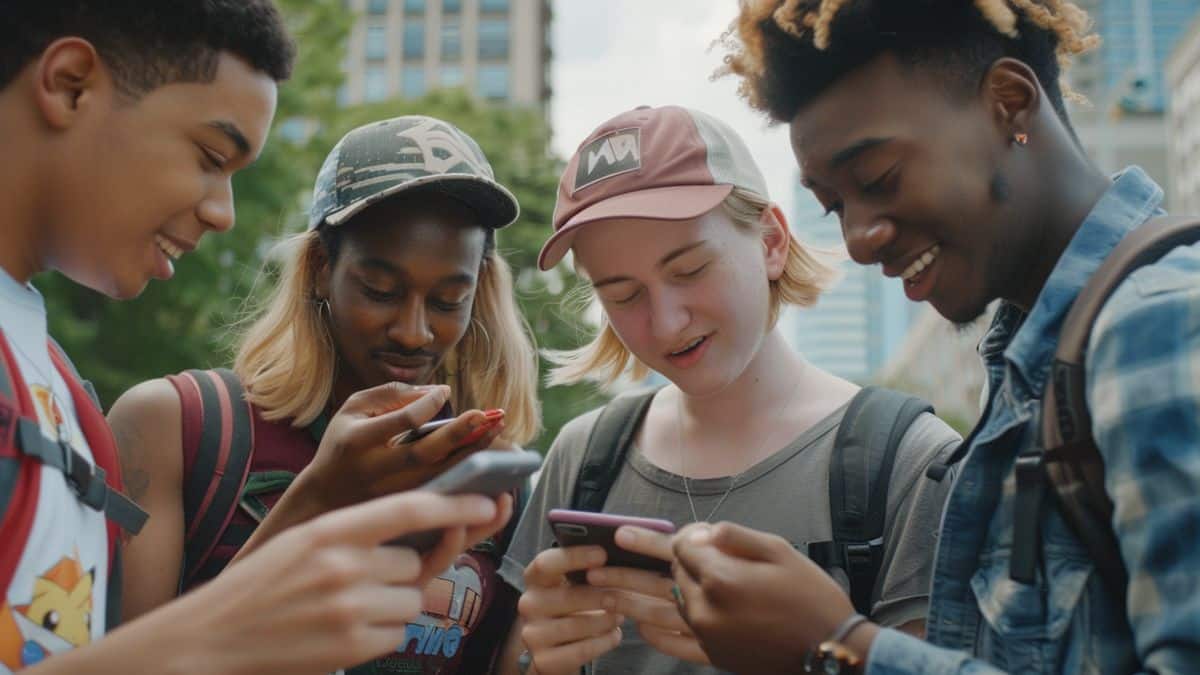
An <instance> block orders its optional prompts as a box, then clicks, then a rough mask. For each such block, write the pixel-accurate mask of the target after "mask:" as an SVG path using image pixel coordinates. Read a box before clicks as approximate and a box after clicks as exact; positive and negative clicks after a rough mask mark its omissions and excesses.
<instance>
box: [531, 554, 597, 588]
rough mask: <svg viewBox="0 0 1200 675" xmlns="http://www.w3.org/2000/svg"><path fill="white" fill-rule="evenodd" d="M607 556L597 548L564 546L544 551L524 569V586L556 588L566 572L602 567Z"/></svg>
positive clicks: (563, 580) (564, 579)
mask: <svg viewBox="0 0 1200 675" xmlns="http://www.w3.org/2000/svg"><path fill="white" fill-rule="evenodd" d="M606 558H607V554H606V553H605V551H604V549H603V548H601V547H599V546H566V547H556V548H550V549H546V550H545V551H542V552H541V553H539V554H538V555H537V557H536V558H534V559H533V562H531V563H529V565H528V566H526V568H525V585H526V587H528V586H558V585H559V584H562V583H564V582H565V581H566V575H567V573H568V572H574V571H577V570H587V569H591V568H593V567H600V566H602V565H604V561H605V559H606Z"/></svg>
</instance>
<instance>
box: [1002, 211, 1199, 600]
mask: <svg viewBox="0 0 1200 675" xmlns="http://www.w3.org/2000/svg"><path fill="white" fill-rule="evenodd" d="M1197 241H1200V219H1198V218H1196V217H1167V216H1162V217H1157V218H1152V219H1151V220H1149V221H1147V222H1145V223H1144V224H1142V225H1141V226H1140V227H1138V228H1136V229H1134V230H1132V231H1131V232H1129V233H1128V234H1126V235H1125V237H1124V238H1123V239H1122V240H1121V241H1120V243H1118V244H1117V246H1116V247H1115V248H1114V249H1113V250H1112V253H1110V254H1109V255H1108V257H1107V258H1106V259H1105V260H1104V262H1103V263H1101V265H1100V267H1099V268H1098V269H1097V270H1096V272H1095V274H1093V275H1092V277H1091V278H1090V279H1088V282H1087V285H1085V286H1084V287H1083V290H1081V291H1080V292H1079V295H1078V296H1077V297H1076V299H1075V302H1074V303H1073V304H1072V305H1071V309H1070V311H1069V312H1068V313H1067V317H1066V319H1065V320H1064V321H1063V327H1062V330H1061V331H1060V332H1059V339H1058V347H1057V349H1056V351H1055V354H1054V363H1053V364H1052V365H1051V370H1050V378H1049V381H1048V383H1047V386H1046V391H1045V393H1044V394H1043V396H1042V410H1041V417H1042V419H1041V425H1042V428H1041V443H1040V444H1035V447H1033V448H1031V449H1030V450H1028V451H1026V452H1023V453H1021V455H1020V456H1018V457H1017V465H1016V474H1017V498H1016V499H1015V500H1014V509H1015V512H1014V521H1013V555H1012V565H1011V568H1010V570H1009V576H1010V577H1011V578H1012V579H1013V580H1015V581H1018V582H1022V583H1033V582H1034V580H1035V579H1036V576H1037V567H1038V559H1039V557H1040V551H1039V543H1040V534H1039V532H1038V522H1039V516H1040V509H1041V502H1042V497H1043V495H1044V494H1045V492H1046V488H1047V482H1048V483H1049V487H1050V488H1051V489H1050V493H1051V494H1052V495H1053V497H1054V501H1055V503H1056V505H1057V506H1058V509H1059V513H1061V514H1062V516H1063V519H1064V520H1065V521H1066V522H1067V525H1068V526H1069V527H1070V528H1071V530H1072V531H1073V532H1074V533H1075V536H1077V537H1079V540H1080V541H1081V542H1082V543H1083V545H1084V547H1085V548H1086V549H1087V551H1088V554H1089V556H1090V557H1091V559H1092V562H1093V563H1094V564H1095V565H1096V570H1097V571H1098V572H1099V573H1100V577H1101V578H1102V579H1103V580H1104V583H1105V585H1106V586H1107V587H1108V589H1109V591H1110V594H1111V596H1112V597H1114V598H1117V599H1119V600H1120V601H1121V602H1124V599H1125V594H1126V593H1125V592H1126V587H1127V586H1128V583H1129V574H1128V571H1127V570H1126V569H1125V565H1124V562H1123V561H1122V559H1121V554H1120V548H1118V542H1117V536H1116V533H1115V532H1114V531H1113V528H1112V516H1113V503H1112V500H1111V499H1110V498H1109V496H1108V493H1107V491H1106V489H1105V487H1104V459H1103V457H1101V455H1100V451H1099V450H1098V449H1097V448H1096V441H1095V439H1094V438H1093V437H1092V419H1091V415H1090V414H1089V413H1088V409H1087V382H1086V374H1085V373H1084V360H1085V351H1086V350H1087V345H1088V340H1089V339H1090V337H1091V332H1092V326H1093V325H1095V323H1096V317H1097V316H1098V315H1099V314H1100V310H1101V309H1103V307H1104V303H1105V302H1107V301H1108V298H1109V297H1110V296H1111V295H1112V293H1113V291H1115V290H1116V289H1117V287H1118V286H1119V285H1120V284H1121V282H1122V281H1124V280H1125V278H1126V277H1128V276H1129V275H1130V274H1131V273H1132V272H1133V271H1134V270H1136V269H1137V268H1139V267H1141V266H1143V265H1146V264H1149V263H1152V262H1155V261H1157V260H1158V259H1159V258H1161V257H1162V256H1163V255H1165V254H1166V253H1167V252H1168V251H1171V250H1172V249H1174V248H1176V247H1178V246H1185V245H1189V244H1194V243H1196V242H1197Z"/></svg>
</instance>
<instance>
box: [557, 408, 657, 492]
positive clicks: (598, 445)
mask: <svg viewBox="0 0 1200 675" xmlns="http://www.w3.org/2000/svg"><path fill="white" fill-rule="evenodd" d="M657 393H658V390H657V389H655V390H653V391H649V392H644V393H641V394H631V395H628V396H618V397H617V398H615V399H613V400H612V401H610V402H609V404H608V405H606V406H604V409H603V410H601V411H600V417H599V419H597V420H596V425H595V426H593V427H592V432H591V433H590V434H589V435H588V442H587V449H586V450H585V451H584V455H583V463H582V464H581V465H580V467H579V476H578V478H577V479H576V481H575V490H574V491H573V492H572V494H571V508H572V509H574V510H576V511H594V512H597V513H599V512H601V511H603V510H604V502H605V500H607V499H608V492H609V490H611V489H612V486H613V483H614V482H615V481H616V480H617V475H618V474H619V473H620V472H621V465H622V464H624V463H625V456H626V455H628V454H629V446H630V445H632V444H633V435H634V433H636V432H637V428H638V426H639V425H641V423H642V419H643V418H645V417H646V411H647V410H649V409H650V401H652V400H653V399H654V395H655V394H657Z"/></svg>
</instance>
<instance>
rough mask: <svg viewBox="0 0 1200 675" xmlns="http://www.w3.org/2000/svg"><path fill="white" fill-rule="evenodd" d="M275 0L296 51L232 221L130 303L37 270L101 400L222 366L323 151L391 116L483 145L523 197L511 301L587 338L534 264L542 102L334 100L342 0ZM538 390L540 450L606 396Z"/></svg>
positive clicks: (552, 175) (541, 229)
mask: <svg viewBox="0 0 1200 675" xmlns="http://www.w3.org/2000/svg"><path fill="white" fill-rule="evenodd" d="M277 1H278V2H279V4H280V6H281V7H282V8H283V10H284V12H285V14H286V16H287V17H288V20H289V23H290V26H291V29H292V31H293V34H294V35H295V36H296V39H297V42H298V44H299V47H300V50H299V58H298V62H297V64H296V68H295V72H294V75H293V77H292V79H291V80H290V81H288V82H287V83H285V84H284V85H283V86H282V87H281V88H280V92H279V107H278V112H277V115H276V124H275V126H274V128H273V129H272V132H271V137H270V139H269V141H268V143H267V146H266V148H265V149H264V151H263V154H262V156H261V157H260V158H259V160H258V161H257V162H256V163H255V165H254V166H253V167H252V168H250V169H248V170H246V171H243V172H241V173H240V174H238V175H237V176H236V177H235V179H234V193H235V206H236V209H237V227H236V228H235V229H234V231H233V233H231V234H223V235H211V234H210V235H209V236H207V237H205V239H204V242H203V244H202V245H201V246H200V248H199V249H198V250H197V251H196V252H195V253H193V254H191V255H189V256H187V257H186V258H185V259H184V260H183V261H181V263H180V264H179V265H178V267H177V269H176V275H175V278H174V279H172V280H171V281H170V282H169V283H162V282H157V281H156V282H152V283H151V285H150V286H149V287H148V288H147V290H146V292H145V293H144V294H143V295H142V296H141V297H140V298H138V299H137V300H136V301H133V302H114V301H111V300H108V299H106V298H104V297H103V296H100V295H98V294H96V293H94V292H92V291H89V290H87V289H84V288H81V287H79V286H77V285H75V284H73V283H72V282H70V281H68V280H67V279H65V278H63V277H62V276H60V275H57V274H50V275H45V276H43V277H41V278H38V279H37V280H36V282H35V283H36V284H37V286H38V287H39V288H40V289H41V291H42V292H43V294H44V295H45V296H46V300H47V303H48V306H49V307H50V331H51V334H53V335H54V336H55V337H56V338H57V339H58V340H59V342H61V343H62V344H63V346H64V347H65V348H66V350H67V351H68V353H70V354H71V355H72V357H73V358H74V360H75V362H76V365H77V366H78V367H79V369H80V371H81V372H82V374H83V375H84V377H86V378H88V379H90V380H92V381H93V383H94V384H95V385H96V388H97V390H98V392H99V394H100V398H101V401H102V402H103V403H105V405H108V404H111V403H112V401H114V400H115V399H116V397H117V396H119V395H120V394H121V392H123V391H125V390H126V389H128V388H129V387H131V386H133V385H134V384H136V383H138V382H141V381H143V380H147V379H151V378H155V377H161V376H163V375H165V374H168V373H173V372H178V371H180V370H183V369H185V368H207V367H215V366H219V365H225V364H228V363H229V362H230V360H231V358H230V357H231V354H230V341H231V337H232V336H231V333H230V331H229V330H228V327H229V326H230V325H231V324H232V323H233V322H234V321H236V320H237V319H238V318H239V317H240V316H241V314H242V309H243V307H244V301H245V299H246V297H247V295H248V294H249V293H250V292H251V290H252V288H255V280H256V279H258V278H259V276H260V271H261V270H262V269H263V265H264V264H265V260H266V251H267V250H268V248H269V246H270V244H272V243H273V242H274V241H276V240H277V239H278V238H279V237H280V236H281V235H283V234H286V233H288V232H294V231H298V230H299V229H300V228H302V227H303V225H302V224H303V222H304V214H305V212H306V209H307V206H308V203H309V196H310V193H311V189H312V182H313V180H314V179H315V176H316V172H317V169H318V168H319V166H320V164H321V160H322V159H323V158H324V156H325V153H326V152H328V150H329V149H330V148H331V147H333V144H334V143H335V142H336V140H337V139H338V138H339V137H340V136H341V135H342V134H343V133H345V132H346V131H348V130H349V129H351V128H353V127H355V126H357V125H359V124H363V123H366V122H369V121H372V120H376V119H382V118H386V117H393V116H396V115H402V114H425V115H432V116H435V117H441V118H444V119H447V120H449V121H451V122H454V123H455V124H457V125H458V126H459V127H461V128H462V129H463V130H464V131H466V132H467V133H469V134H471V135H472V136H473V137H475V139H476V140H477V141H478V142H479V144H480V145H481V146H482V147H483V148H484V151H485V152H486V153H487V155H488V158H489V159H490V160H491V162H492V165H493V167H494V168H495V170H496V176H497V179H498V180H499V181H500V182H501V183H503V184H504V185H505V186H507V187H508V188H509V189H511V190H512V191H513V193H514V194H516V196H517V198H518V199H519V200H520V202H521V211H522V213H521V219H520V220H519V221H518V223H516V224H515V225H513V226H512V227H510V228H508V229H506V230H504V231H503V232H502V233H501V236H500V246H501V250H502V251H503V252H504V253H505V254H506V256H507V257H508V259H509V261H510V262H511V263H512V264H513V266H514V271H515V273H516V275H517V278H518V280H519V282H518V286H519V300H520V303H521V308H522V310H523V311H524V313H525V316H526V317H527V319H528V321H529V323H530V325H531V327H532V328H533V331H534V334H535V335H536V336H537V340H538V342H539V346H540V347H542V348H564V347H570V346H574V345H577V344H579V342H580V341H581V340H582V339H584V335H582V334H581V330H582V328H581V324H580V322H579V313H578V311H571V310H569V309H566V308H564V306H563V303H562V298H563V297H564V295H565V294H564V291H565V290H567V289H569V288H570V287H571V286H573V285H574V284H575V283H576V280H575V278H574V276H573V275H570V274H569V273H559V272H556V273H552V274H549V275H545V274H540V273H538V272H537V271H536V266H535V259H536V256H537V252H538V250H539V247H540V246H541V243H542V241H543V239H544V238H545V235H546V233H547V231H548V229H549V223H550V216H551V212H552V211H553V208H554V199H555V192H556V188H557V180H558V172H559V171H560V169H561V168H562V162H561V160H558V159H556V158H554V157H553V156H551V155H550V153H549V150H548V142H549V138H550V132H549V129H548V127H547V125H546V122H545V120H544V119H543V117H542V114H541V112H540V111H538V110H532V109H528V110H527V109H518V108H509V107H499V106H489V105H485V104H482V103H479V102H477V101H475V100H474V99H472V98H471V97H469V96H467V95H466V94H465V93H463V92H435V93H433V94H431V95H430V96H428V97H426V98H425V99H422V100H417V101H408V100H405V101H399V100H397V101H388V102H384V103H378V104H372V105H365V106H354V107H349V108H339V107H338V105H337V91H338V89H339V88H340V86H341V84H342V81H343V77H344V75H343V73H342V70H341V62H342V57H343V54H344V52H345V44H346V37H347V35H348V34H349V29H350V26H351V24H352V23H353V20H354V17H353V16H352V15H351V14H349V13H348V12H347V11H346V10H345V6H344V3H343V2H342V0H277ZM268 271H270V270H268ZM259 288H261V286H259ZM543 372H544V368H543ZM541 394H542V401H543V406H544V411H543V412H544V415H543V416H544V424H545V428H546V431H545V433H543V435H542V436H541V437H540V438H539V439H538V441H537V442H536V445H537V447H541V448H545V447H547V446H548V445H549V442H550V440H551V439H552V438H553V437H554V435H555V434H556V433H557V431H558V429H559V427H561V426H562V424H563V423H564V422H566V421H567V420H569V419H570V418H571V417H574V416H575V415H577V414H579V413H581V412H583V411H585V410H586V409H588V408H590V407H594V406H595V405H599V404H600V403H601V402H602V400H603V399H602V398H600V397H599V396H597V395H595V394H594V393H592V392H591V389H590V388H586V387H570V388H562V387H559V388H555V389H553V390H545V389H544V388H543V390H542V392H541Z"/></svg>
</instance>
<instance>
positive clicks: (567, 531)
mask: <svg viewBox="0 0 1200 675" xmlns="http://www.w3.org/2000/svg"><path fill="white" fill-rule="evenodd" d="M546 520H547V521H549V522H550V529H551V530H553V532H554V538H555V539H557V540H558V545H559V546H602V547H604V550H605V551H607V552H608V562H607V563H606V565H607V566H608V567H633V568H635V569H640V570H648V571H651V572H659V573H660V574H664V575H669V574H670V573H671V563H669V562H667V561H665V560H659V559H658V558H652V557H650V556H646V555H642V554H640V553H633V552H631V551H626V550H625V549H623V548H621V547H620V546H617V542H616V540H615V539H614V537H615V536H616V534H617V528H619V527H621V526H622V525H633V526H635V527H642V528H645V529H647V530H654V531H655V532H662V533H664V534H671V533H673V532H674V531H675V524H674V523H672V522H671V521H669V520H663V519H661V518H638V517H636V516H621V515H617V514H614V513H593V512H591V511H572V510H570V509H553V510H551V511H550V513H548V514H546ZM567 578H568V579H570V580H571V581H572V582H573V583H577V584H586V583H587V574H586V573H585V572H571V573H570V574H568V575H567Z"/></svg>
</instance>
